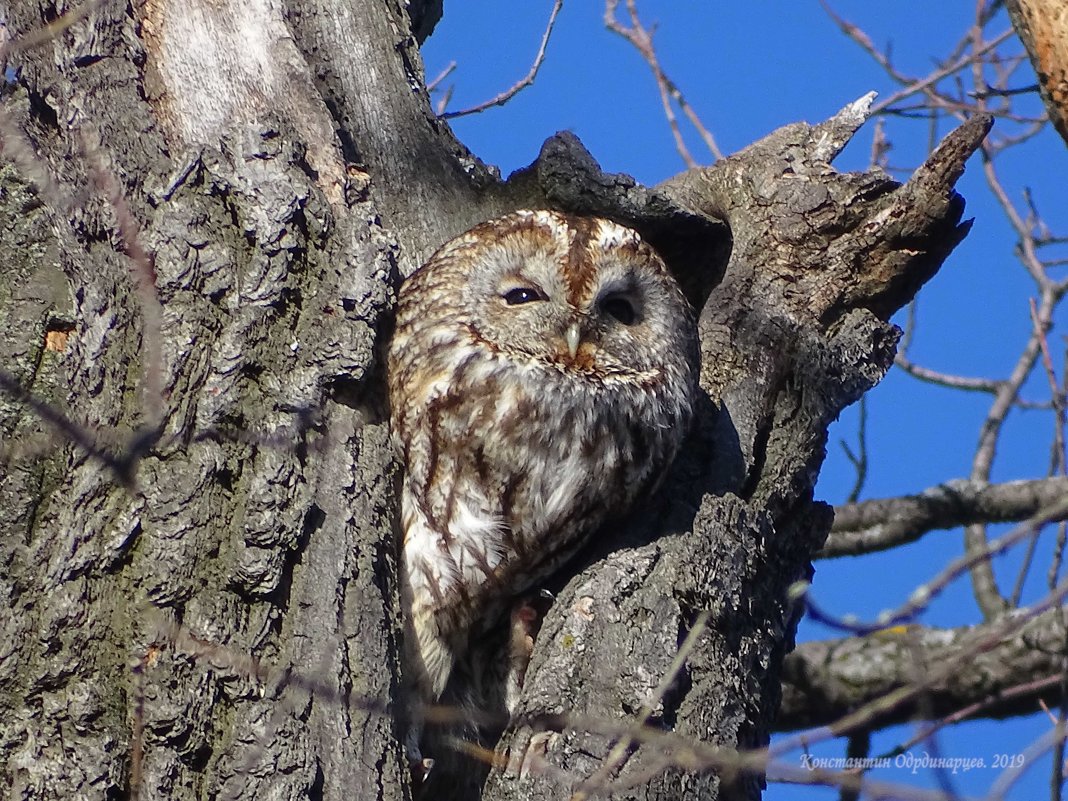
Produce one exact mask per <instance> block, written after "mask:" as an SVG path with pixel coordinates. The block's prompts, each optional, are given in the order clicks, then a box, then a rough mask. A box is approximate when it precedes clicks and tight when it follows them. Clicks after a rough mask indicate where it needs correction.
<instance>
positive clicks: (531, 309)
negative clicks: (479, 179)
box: [424, 211, 696, 383]
mask: <svg viewBox="0 0 1068 801" xmlns="http://www.w3.org/2000/svg"><path fill="white" fill-rule="evenodd" d="M435 263H437V264H436V266H435ZM424 269H428V270H435V271H438V272H439V274H438V275H437V276H436V278H437V279H439V280H445V282H447V283H448V284H449V285H451V286H453V287H457V288H459V289H460V292H459V297H458V298H455V299H454V301H456V302H458V305H459V307H460V308H458V309H455V311H456V314H455V317H454V319H455V321H456V322H457V324H460V325H463V326H465V327H466V328H467V330H468V331H469V333H470V334H471V335H472V336H473V337H475V338H476V339H478V340H480V341H482V342H484V343H485V344H486V345H487V346H488V347H490V348H491V349H493V350H494V351H496V352H498V353H500V354H502V355H507V356H508V357H509V358H510V359H511V360H512V361H514V362H518V363H520V364H526V365H527V366H529V367H531V368H533V369H548V370H551V371H560V372H563V373H566V374H568V375H570V376H577V377H589V378H591V379H596V380H597V381H605V380H612V379H616V378H618V379H622V380H624V381H627V382H628V383H629V382H633V381H634V380H641V379H642V378H643V377H646V378H648V379H649V380H655V379H654V376H660V377H663V376H662V375H661V374H662V372H663V370H664V369H665V368H668V369H672V370H675V371H681V372H683V373H687V372H689V371H690V368H691V366H692V363H693V360H694V358H695V354H694V352H693V350H694V343H695V342H696V335H695V332H694V321H693V315H692V313H691V311H690V308H689V305H688V304H687V302H686V299H685V298H684V297H683V295H682V292H681V291H680V290H679V288H678V285H677V284H676V283H675V281H674V279H672V277H671V276H670V274H669V273H668V271H667V268H666V267H665V265H664V263H663V261H662V260H661V259H660V257H659V256H658V255H657V254H656V252H655V251H653V249H652V248H650V247H649V246H648V245H647V244H646V243H645V242H643V241H642V240H641V238H640V236H639V235H638V234H637V232H635V231H633V230H631V229H629V228H625V227H623V226H621V225H618V224H616V223H613V222H610V221H608V220H603V219H597V218H587V217H576V216H569V215H564V214H560V213H558V212H551V211H519V212H515V213H513V214H510V215H508V216H506V217H502V218H499V219H497V220H493V221H491V222H488V223H484V224H482V225H480V226H478V227H476V228H474V229H472V230H471V231H470V232H468V233H467V234H465V235H464V236H462V237H459V238H457V239H455V240H453V241H452V242H450V243H449V244H447V245H446V246H445V247H444V248H443V249H442V250H441V251H439V253H438V254H437V255H436V256H435V257H434V258H433V259H431V261H430V263H428V265H427V267H426V268H424ZM444 273H448V274H449V275H448V276H447V278H446V276H445V275H444ZM434 283H437V280H435V281H434ZM679 377H682V376H676V378H679ZM686 378H688V376H686Z"/></svg>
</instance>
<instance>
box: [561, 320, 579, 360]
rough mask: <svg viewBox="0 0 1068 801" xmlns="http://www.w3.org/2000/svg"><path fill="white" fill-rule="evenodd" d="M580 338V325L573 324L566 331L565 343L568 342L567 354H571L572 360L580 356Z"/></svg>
mask: <svg viewBox="0 0 1068 801" xmlns="http://www.w3.org/2000/svg"><path fill="white" fill-rule="evenodd" d="M579 338H580V335H579V324H578V323H571V325H569V326H568V327H567V330H566V331H564V341H565V342H567V352H568V353H570V354H571V358H572V359H574V358H575V356H576V355H577V354H578V348H579Z"/></svg>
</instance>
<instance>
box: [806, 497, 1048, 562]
mask: <svg viewBox="0 0 1068 801" xmlns="http://www.w3.org/2000/svg"><path fill="white" fill-rule="evenodd" d="M1065 495H1068V478H1064V477H1055V478H1045V479H1035V480H1032V481H1010V482H1007V483H1004V484H987V483H986V482H982V481H969V480H964V479H960V480H956V481H947V482H946V483H945V484H940V485H938V486H937V487H931V488H930V489H927V490H924V491H923V492H921V493H919V494H918V495H906V496H904V497H899V498H880V499H877V500H871V501H864V502H863V503H850V504H845V505H843V506H838V507H836V508H835V510H834V525H833V526H832V527H831V535H830V536H829V537H828V538H827V543H826V544H825V545H824V546H823V550H822V551H820V553H819V558H822V559H832V558H836V557H841V556H856V555H858V554H863V553H874V552H876V551H884V550H887V549H889V548H894V547H896V546H898V545H903V544H905V543H909V542H915V541H916V540H918V539H919V538H920V537H922V536H923V535H924V534H926V533H928V532H930V531H934V530H936V529H951V528H956V527H957V526H963V525H967V524H969V523H975V522H980V521H982V522H986V523H1007V522H1014V521H1019V520H1026V519H1027V518H1029V517H1031V516H1032V515H1034V514H1036V513H1037V512H1038V511H1039V510H1041V509H1042V508H1044V507H1047V506H1050V505H1051V504H1053V503H1054V502H1056V501H1057V500H1059V499H1060V498H1063V497H1065ZM1065 517H1068V508H1066V509H1065V510H1064V517H1056V518H1054V520H1061V519H1065Z"/></svg>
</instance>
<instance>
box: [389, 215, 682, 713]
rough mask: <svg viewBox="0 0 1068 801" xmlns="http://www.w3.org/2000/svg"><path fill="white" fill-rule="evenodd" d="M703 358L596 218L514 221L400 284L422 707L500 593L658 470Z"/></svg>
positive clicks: (667, 295)
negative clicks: (698, 362) (698, 355)
mask: <svg viewBox="0 0 1068 801" xmlns="http://www.w3.org/2000/svg"><path fill="white" fill-rule="evenodd" d="M697 350H698V349H697V334H696V326H695V322H694V318H693V314H692V312H691V310H690V307H689V305H688V303H687V301H686V299H685V298H684V297H683V294H682V292H681V291H680V290H679V287H678V286H677V284H676V283H675V281H674V280H673V279H672V277H671V275H670V274H669V273H668V270H667V268H666V267H665V265H664V263H663V261H662V260H661V259H660V257H659V256H657V254H656V253H655V252H654V251H653V249H652V248H651V247H649V245H648V244H646V243H645V242H644V241H642V239H641V237H640V236H639V235H638V233H637V232H635V231H633V230H631V229H629V228H625V227H623V226H621V225H618V224H616V223H614V222H610V221H608V220H604V219H596V218H591V217H578V216H571V215H566V214H561V213H557V212H553V211H518V212H515V213H513V214H509V215H507V216H505V217H501V218H499V219H496V220H492V221H490V222H486V223H483V224H481V225H479V226H477V227H475V228H473V229H472V230H470V231H468V232H467V233H466V234H463V235H461V236H459V237H457V238H456V239H453V240H452V241H450V242H448V243H447V244H445V245H444V246H443V247H442V248H441V249H440V250H439V251H438V252H437V253H435V254H434V255H433V256H432V257H431V258H430V260H429V261H428V262H427V263H426V264H425V265H424V266H423V267H422V268H420V269H419V270H418V271H416V272H415V273H414V274H413V275H412V276H411V277H410V278H409V279H408V280H407V281H406V282H405V283H404V284H403V286H402V287H401V290H400V297H399V303H398V309H397V320H396V329H395V333H394V336H393V339H392V342H391V345H390V349H389V356H388V366H387V369H388V383H389V400H390V407H391V424H392V434H393V438H394V442H395V445H396V447H397V449H398V452H399V454H400V456H401V458H402V460H403V466H404V479H403V485H402V490H401V518H402V519H401V522H402V526H403V546H402V558H401V570H400V573H401V596H402V602H403V605H404V607H405V612H406V614H405V627H406V631H405V640H406V650H407V656H408V669H409V670H410V671H414V676H415V683H416V684H417V685H418V688H419V694H420V695H421V697H422V698H423V699H425V700H430V701H433V700H436V699H437V698H438V697H439V696H440V695H441V692H442V690H443V689H444V687H445V685H446V682H447V680H448V678H449V675H450V672H451V671H452V669H453V665H454V663H455V661H456V660H457V658H458V657H459V656H461V655H463V654H464V652H465V651H466V649H467V647H468V642H469V639H470V638H471V637H472V636H478V634H479V631H480V627H482V626H488V625H490V624H491V623H492V622H494V621H495V620H496V619H498V618H499V617H500V616H502V614H503V613H504V612H505V611H506V610H507V604H508V603H509V601H510V599H513V598H514V597H515V596H516V595H517V594H519V593H522V592H524V591H525V590H528V589H529V588H530V587H531V586H532V585H533V584H535V583H536V582H538V581H541V580H543V579H544V578H545V577H546V576H547V575H549V574H550V573H551V572H552V570H553V569H554V568H555V567H556V566H558V565H559V564H560V563H561V562H562V561H563V560H565V559H566V558H567V557H568V556H570V555H571V554H572V553H573V552H574V551H575V550H576V549H577V548H578V547H579V546H581V545H582V544H583V543H584V542H585V540H586V538H587V537H589V535H591V534H593V533H594V532H595V531H596V530H597V529H598V527H600V526H601V525H602V524H603V523H604V522H605V521H606V520H608V519H609V518H613V517H619V516H622V515H624V514H625V513H626V512H627V510H628V508H629V506H630V505H631V503H632V502H633V501H634V500H635V499H636V498H638V497H641V496H642V494H643V493H647V492H648V491H650V490H651V489H652V488H653V486H654V485H655V484H656V483H657V481H658V480H659V479H660V478H661V477H662V476H663V474H664V471H665V469H666V468H667V466H668V465H669V464H670V463H671V461H672V459H673V458H674V456H675V453H676V452H677V450H678V448H679V444H680V442H681V441H682V439H683V437H684V436H685V434H686V433H687V430H688V427H689V424H690V420H691V417H692V413H693V406H694V398H695V393H696V388H697Z"/></svg>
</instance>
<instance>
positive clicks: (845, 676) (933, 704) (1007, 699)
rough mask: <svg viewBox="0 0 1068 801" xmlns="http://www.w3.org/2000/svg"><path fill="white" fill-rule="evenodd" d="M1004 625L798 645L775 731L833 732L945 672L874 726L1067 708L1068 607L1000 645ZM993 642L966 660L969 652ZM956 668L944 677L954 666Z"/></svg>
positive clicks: (900, 631) (901, 629)
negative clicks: (967, 711)
mask: <svg viewBox="0 0 1068 801" xmlns="http://www.w3.org/2000/svg"><path fill="white" fill-rule="evenodd" d="M1001 628H1002V624H997V625H991V624H983V625H979V626H966V627H962V628H956V629H927V628H922V627H920V626H896V627H894V628H892V629H888V630H886V631H883V632H877V633H875V634H869V635H867V636H865V637H849V638H845V639H840V640H821V641H817V642H807V643H802V644H801V645H799V646H798V647H797V648H796V649H795V650H794V652H793V653H791V654H790V655H789V656H787V657H786V661H785V662H784V664H783V699H782V706H781V707H780V710H779V719H778V722H777V723H776V728H777V729H779V730H780V731H792V730H795V729H804V728H809V727H814V726H825V725H830V724H832V723H833V722H834V721H836V720H838V719H839V718H842V717H844V716H845V715H847V714H849V713H851V712H852V711H853V710H855V709H858V708H860V707H863V706H865V705H866V704H869V703H872V702H876V701H878V700H879V699H881V698H883V697H884V696H886V695H887V694H889V693H892V692H894V691H897V690H900V689H902V688H907V687H911V686H913V685H915V684H916V682H917V680H918V678H922V677H923V676H925V675H927V674H928V673H930V672H934V671H936V670H941V671H942V675H941V676H940V678H939V679H938V680H937V681H934V682H932V683H931V684H930V685H929V686H927V687H925V688H924V691H923V695H924V697H923V699H922V701H923V703H922V704H921V703H920V698H919V695H914V696H913V697H912V698H911V699H910V700H909V701H907V702H905V703H901V704H899V705H897V706H895V707H893V708H892V709H890V710H887V711H884V712H881V713H880V714H879V715H877V716H873V718H872V720H871V721H870V722H871V725H872V727H881V726H885V725H889V724H892V723H904V722H906V721H909V720H914V719H915V718H916V716H917V714H919V713H921V711H924V707H925V706H926V710H929V711H928V712H927V714H928V715H933V716H934V717H933V718H930V719H933V720H937V719H938V718H940V717H942V716H948V715H952V714H954V713H955V712H957V711H958V710H961V709H964V708H967V707H972V706H973V705H975V704H976V703H977V702H980V703H981V704H982V705H981V709H977V710H976V711H977V712H979V714H981V716H982V717H994V718H1001V717H1008V716H1012V715H1024V714H1030V713H1033V712H1035V711H1037V710H1038V702H1039V699H1044V700H1045V701H1046V702H1047V703H1059V698H1060V674H1061V670H1062V669H1063V660H1064V642H1065V619H1064V610H1062V609H1060V608H1055V609H1051V610H1049V611H1047V612H1044V613H1043V614H1041V615H1039V616H1037V617H1035V618H1034V619H1033V620H1031V621H1030V622H1028V623H1027V624H1026V625H1025V626H1022V627H1021V628H1020V629H1019V630H1017V631H1015V632H1014V633H1013V634H1012V635H1011V636H1009V637H1005V638H1001V637H999V632H1000V630H1001ZM984 640H986V641H989V647H988V648H981V649H978V651H977V652H975V653H973V654H972V655H971V656H969V657H968V658H962V656H961V654H962V652H963V651H965V650H966V649H968V648H970V647H973V646H974V645H975V643H977V642H982V641H984ZM947 665H948V666H950V668H951V669H949V670H945V668H946V666H947Z"/></svg>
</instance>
